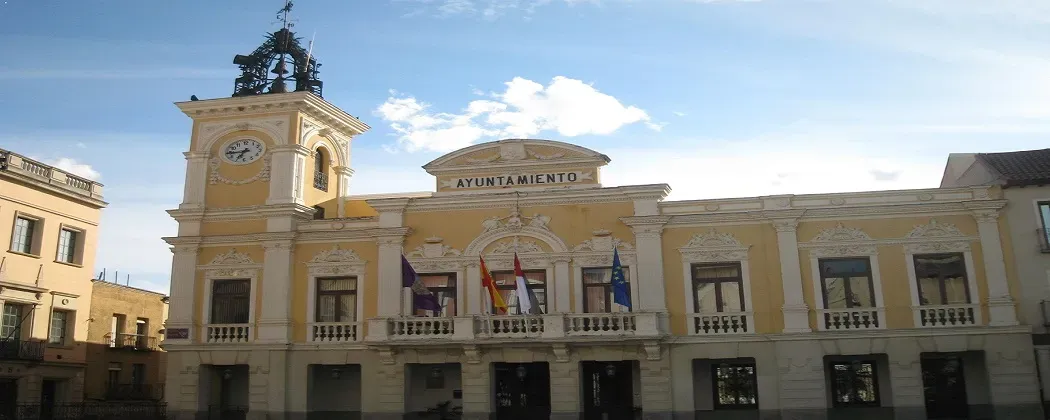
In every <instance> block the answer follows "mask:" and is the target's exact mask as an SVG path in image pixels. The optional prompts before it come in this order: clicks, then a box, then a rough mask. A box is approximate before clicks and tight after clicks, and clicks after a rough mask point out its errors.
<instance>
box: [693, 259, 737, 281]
mask: <svg viewBox="0 0 1050 420" xmlns="http://www.w3.org/2000/svg"><path fill="white" fill-rule="evenodd" d="M739 277H740V265H739V264H736V263H733V264H704V265H697V266H694V267H693V278H695V279H719V278H739Z"/></svg>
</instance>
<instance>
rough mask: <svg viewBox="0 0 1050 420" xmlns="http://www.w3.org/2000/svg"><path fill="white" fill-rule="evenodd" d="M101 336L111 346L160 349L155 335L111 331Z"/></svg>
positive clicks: (150, 349)
mask: <svg viewBox="0 0 1050 420" xmlns="http://www.w3.org/2000/svg"><path fill="white" fill-rule="evenodd" d="M103 338H104V339H105V340H106V342H107V343H109V346H110V347H112V348H117V349H130V350H142V351H156V350H160V347H159V346H157V337H149V336H145V335H138V334H123V333H118V334H116V335H114V334H113V333H109V334H106V335H104V336H103Z"/></svg>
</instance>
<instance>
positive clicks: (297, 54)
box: [233, 0, 323, 96]
mask: <svg viewBox="0 0 1050 420" xmlns="http://www.w3.org/2000/svg"><path fill="white" fill-rule="evenodd" d="M294 6H295V4H294V3H293V2H292V0H285V2H284V7H282V8H281V9H280V10H278V11H277V19H278V20H279V21H280V23H281V29H280V30H278V31H277V32H274V33H272V34H269V35H267V37H266V41H265V42H263V44H262V45H260V46H259V48H256V49H255V51H253V52H252V53H251V54H249V55H240V54H238V55H237V56H235V57H234V58H233V64H236V65H238V66H240V68H241V76H240V77H238V78H237V79H236V80H235V81H234V87H233V96H249V95H261V94H266V93H284V92H288V91H289V90H288V86H287V85H286V84H285V82H286V81H288V80H289V79H291V80H294V81H295V87H294V91H295V92H313V93H314V94H316V95H318V96H321V87H322V86H323V83H322V82H321V80H319V79H318V78H317V74H318V73H319V72H320V71H319V70H318V69H319V68H320V67H321V64H320V63H318V62H317V59H316V58H314V56H313V41H310V49H306V48H303V46H302V45H301V44H300V43H299V39H298V38H296V37H295V33H293V32H292V30H291V28H292V27H294V26H295V24H294V22H293V21H292V20H291V18H290V15H291V12H292V7H294ZM289 60H290V61H291V63H290V64H291V69H289V68H288V65H289Z"/></svg>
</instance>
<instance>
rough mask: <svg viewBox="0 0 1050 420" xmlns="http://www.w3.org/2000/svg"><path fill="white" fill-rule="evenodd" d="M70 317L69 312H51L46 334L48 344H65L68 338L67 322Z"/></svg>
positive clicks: (56, 310)
mask: <svg viewBox="0 0 1050 420" xmlns="http://www.w3.org/2000/svg"><path fill="white" fill-rule="evenodd" d="M71 317H72V316H71V314H70V312H69V311H63V310H58V309H55V310H53V311H51V327H50V331H48V334H47V343H48V344H55V345H65V344H66V340H67V339H68V338H69V336H68V332H69V320H70V318H71Z"/></svg>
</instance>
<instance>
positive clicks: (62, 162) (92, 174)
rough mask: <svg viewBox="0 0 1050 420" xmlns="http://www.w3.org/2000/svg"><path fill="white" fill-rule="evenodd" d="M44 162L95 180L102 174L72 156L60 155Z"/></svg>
mask: <svg viewBox="0 0 1050 420" xmlns="http://www.w3.org/2000/svg"><path fill="white" fill-rule="evenodd" d="M44 163H47V164H48V165H51V166H54V167H56V168H58V169H61V170H63V171H66V172H69V173H71V174H73V175H76V176H79V177H83V178H87V179H90V180H92V181H97V180H98V179H99V178H101V177H102V174H100V173H98V171H96V170H95V168H92V167H91V165H88V164H86V163H80V162H77V161H76V159H73V158H66V157H61V158H58V159H55V160H51V161H46V162H44Z"/></svg>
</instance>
